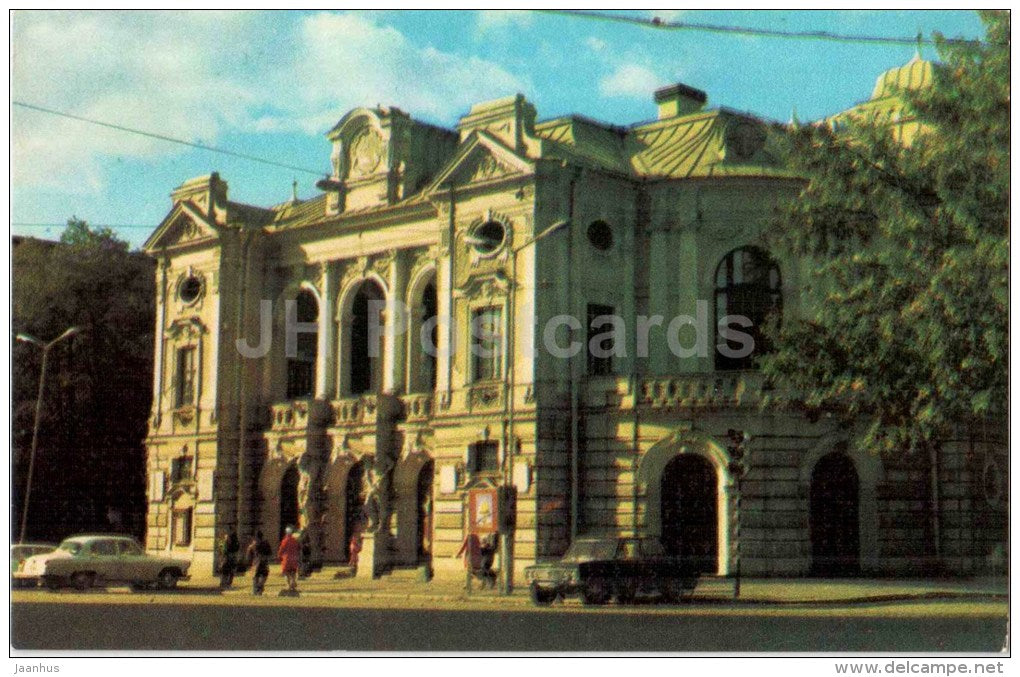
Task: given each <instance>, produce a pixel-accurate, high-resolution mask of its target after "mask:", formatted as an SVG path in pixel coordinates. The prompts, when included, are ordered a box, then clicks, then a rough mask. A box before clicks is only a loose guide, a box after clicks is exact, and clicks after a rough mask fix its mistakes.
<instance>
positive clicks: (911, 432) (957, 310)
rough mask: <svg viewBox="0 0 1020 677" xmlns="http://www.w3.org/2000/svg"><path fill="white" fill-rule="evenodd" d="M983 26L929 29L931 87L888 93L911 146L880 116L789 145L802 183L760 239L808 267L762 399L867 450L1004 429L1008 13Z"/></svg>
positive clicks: (775, 336)
mask: <svg viewBox="0 0 1020 677" xmlns="http://www.w3.org/2000/svg"><path fill="white" fill-rule="evenodd" d="M982 19H983V21H984V22H985V24H986V28H987V35H986V38H985V39H984V40H983V41H981V42H972V43H961V42H947V41H946V40H945V39H944V38H943V37H942V36H941V35H936V44H937V49H938V53H939V56H940V63H937V64H935V66H934V82H933V84H932V86H931V87H930V88H925V89H922V90H918V91H902V92H901V96H902V98H903V99H904V101H905V106H906V108H905V113H906V114H907V115H908V116H913V117H916V120H917V121H918V122H919V123H920V130H921V131H920V133H919V134H918V135H917V136H916V137H915V138H914V139H913V140H912V141H911V142H909V143H904V142H903V141H902V140H898V139H897V138H896V135H894V134H893V133H891V132H892V131H893V130H894V129H895V128H896V127H895V124H894V121H890V120H888V119H879V118H870V119H863V118H858V119H853V118H849V119H847V120H845V121H843V122H842V123H841V124H837V125H825V124H821V125H813V126H806V127H801V128H795V129H793V130H792V131H791V134H790V136H789V144H790V147H789V149H788V150H789V161H790V165H791V166H792V167H793V168H794V169H796V170H798V171H799V172H801V173H803V175H804V176H805V177H806V178H807V184H806V186H805V188H804V190H803V192H802V193H801V195H800V196H799V198H798V199H797V200H796V201H794V202H793V203H792V204H790V205H789V206H788V208H787V209H786V210H785V212H784V214H783V216H782V218H781V219H780V222H779V223H778V224H777V227H776V228H775V229H774V232H772V233H771V238H770V239H771V240H772V246H773V247H774V248H775V249H776V250H777V251H787V252H790V253H791V254H792V255H793V256H794V258H799V259H800V260H802V261H806V262H810V263H808V264H807V265H805V266H804V269H805V270H806V271H807V270H810V273H809V276H810V279H807V280H804V283H805V292H806V298H805V303H804V304H803V307H802V310H801V312H800V313H799V316H798V317H788V318H785V319H784V321H783V325H782V326H781V327H776V326H773V327H772V329H771V331H770V335H771V341H772V345H773V346H774V350H773V352H772V353H771V354H769V355H767V356H764V357H763V358H762V359H761V367H762V369H763V371H764V373H765V374H766V375H767V377H768V378H769V379H770V380H771V381H772V382H773V383H774V384H776V385H777V386H778V387H777V388H776V391H775V392H776V393H777V396H776V398H777V399H779V400H781V401H784V402H785V403H786V404H788V405H792V406H796V407H800V408H803V409H805V410H806V411H807V412H809V413H810V414H815V415H818V414H823V413H828V414H831V415H833V416H837V417H839V418H840V419H841V420H843V421H844V422H846V423H848V424H849V423H856V424H858V425H861V424H863V429H864V431H865V432H864V434H863V435H862V436H861V438H860V439H859V443H860V444H861V445H862V447H864V448H868V449H871V450H873V451H875V450H878V451H886V452H890V451H901V452H902V451H912V450H918V449H926V448H927V449H930V448H931V447H932V446H937V445H938V444H939V441H940V440H945V439H947V436H948V435H949V434H950V432H951V431H952V430H953V428H954V427H956V426H959V425H967V424H968V423H972V422H976V421H987V420H989V419H992V418H996V417H998V419H999V420H1002V421H1003V422H1004V421H1005V418H1004V412H1005V411H1006V399H1007V360H1008V352H1007V351H1008V320H1009V152H1010V144H1009V139H1010V107H1009V67H1010V63H1009V15H1008V13H1005V12H994V13H983V14H982Z"/></svg>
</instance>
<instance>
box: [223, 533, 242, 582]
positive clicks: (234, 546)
mask: <svg viewBox="0 0 1020 677" xmlns="http://www.w3.org/2000/svg"><path fill="white" fill-rule="evenodd" d="M240 549H241V544H240V543H239V542H238V540H237V532H236V531H231V532H230V534H229V535H228V536H227V537H226V538H225V539H224V540H223V549H222V551H221V553H220V554H221V556H222V559H221V560H220V561H221V564H220V587H221V588H229V587H230V586H232V585H233V584H234V573H235V572H236V571H237V553H238V551H240Z"/></svg>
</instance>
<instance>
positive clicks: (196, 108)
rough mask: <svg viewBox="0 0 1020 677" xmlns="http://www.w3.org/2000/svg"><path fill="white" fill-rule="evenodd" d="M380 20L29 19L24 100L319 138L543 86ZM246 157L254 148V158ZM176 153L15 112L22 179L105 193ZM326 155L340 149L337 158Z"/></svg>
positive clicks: (191, 129)
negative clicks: (128, 167)
mask: <svg viewBox="0 0 1020 677" xmlns="http://www.w3.org/2000/svg"><path fill="white" fill-rule="evenodd" d="M384 20H385V17H384V16H382V15H372V14H368V15H365V14H331V13H319V14H313V15H297V14H293V13H288V12H283V13H265V12H253V13H240V12H224V13H210V12H197V13H191V12H164V13H156V12H17V13H15V15H14V21H13V27H12V55H13V57H12V69H11V74H12V82H11V88H12V98H13V99H15V100H23V101H26V102H28V103H33V104H37V105H40V106H45V107H47V108H53V109H56V110H60V111H65V112H68V113H72V114H75V115H80V116H84V117H89V118H95V119H99V120H105V121H110V122H114V123H117V124H120V125H124V126H127V127H133V128H137V129H142V130H147V131H152V132H156V133H159V134H165V135H167V136H173V137H177V138H181V139H184V140H188V141H193V142H202V143H206V144H215V143H216V140H217V138H218V137H220V136H222V135H223V134H224V133H226V132H231V133H237V132H251V133H280V132H301V133H308V134H314V135H320V134H322V133H323V132H325V131H326V130H327V129H329V127H330V126H331V125H332V124H334V123H335V122H336V121H337V120H338V119H339V118H340V116H342V115H343V114H344V113H345V112H346V111H347V110H349V109H351V108H354V107H356V106H366V105H367V106H374V105H375V104H377V103H381V104H391V105H396V106H399V107H401V108H403V109H404V110H405V111H407V112H408V113H410V114H411V115H412V116H415V117H426V118H431V119H436V120H439V121H442V122H447V123H449V122H453V121H454V120H455V119H456V117H457V116H458V115H460V114H462V113H466V112H467V109H468V106H469V105H470V104H471V103H473V102H475V101H479V100H484V99H489V98H496V97H499V96H505V95H508V94H513V93H515V92H518V91H524V92H528V91H529V89H530V87H529V86H528V84H527V83H526V82H524V81H522V80H521V79H519V78H517V77H515V76H514V75H512V74H511V73H509V72H508V71H506V70H505V69H504V68H502V67H501V66H499V65H498V64H496V63H494V62H492V61H489V60H486V59H483V58H480V57H476V56H467V57H465V56H460V55H457V54H453V53H451V52H447V51H443V50H441V49H438V48H436V47H431V46H420V45H417V44H414V43H412V42H411V41H410V40H409V39H408V38H407V37H406V36H405V35H404V34H402V33H401V32H400V31H398V30H397V29H395V28H393V27H390V26H386V25H384V24H383V23H382V21H384ZM241 150H245V149H241ZM173 152H175V150H174V146H170V145H168V144H166V143H165V142H160V141H156V140H154V139H149V138H145V137H142V136H137V135H131V134H125V133H122V132H114V131H112V130H104V129H102V128H99V127H95V126H91V125H87V124H83V123H80V122H74V121H71V120H68V119H64V118H59V117H55V116H52V115H46V114H44V113H38V112H32V111H27V110H24V109H20V108H14V110H13V113H12V164H13V172H12V183H13V184H15V185H18V186H32V185H34V186H44V185H49V186H60V187H62V188H63V189H65V190H66V189H69V188H71V189H76V190H78V191H81V192H98V191H99V190H101V189H102V188H103V183H104V176H105V172H104V170H103V169H104V166H105V163H107V162H109V161H111V160H114V159H116V158H121V157H123V158H147V157H158V156H163V155H167V154H169V153H173ZM324 152H328V151H325V150H324Z"/></svg>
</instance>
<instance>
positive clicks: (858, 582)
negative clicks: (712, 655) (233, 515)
mask: <svg viewBox="0 0 1020 677" xmlns="http://www.w3.org/2000/svg"><path fill="white" fill-rule="evenodd" d="M346 573H347V572H346V571H345V570H344V569H335V568H326V569H323V570H322V571H319V572H316V573H314V574H312V575H311V576H309V577H308V578H305V579H301V580H299V582H298V590H299V592H300V595H301V596H302V597H304V596H316V597H318V596H338V597H348V598H353V599H366V600H387V599H390V600H399V601H416V602H421V603H429V602H436V603H439V602H459V603H464V602H468V603H470V602H473V601H474V602H484V603H488V604H491V603H493V602H494V601H496V600H498V601H499V602H500V603H505V604H508V605H516V604H524V605H529V604H531V600H530V598H529V597H528V589H527V586H526V585H525V584H524V582H523V581H516V584H517V587H516V588H515V589H514V592H513V594H511V595H509V596H503V595H500V594H499V593H498V592H497V591H493V590H488V589H487V590H480V589H479V587H478V583H477V582H476V583H475V585H474V586H473V590H472V592H471V593H470V594H469V593H467V592H466V591H465V590H464V580H463V578H436V579H433V580H432V581H429V582H427V583H426V582H422V581H420V580H419V579H418V578H417V577H416V576H413V575H410V572H399V573H397V574H396V575H393V576H383V577H381V578H378V579H375V580H372V579H368V578H350V577H348V576H346ZM338 575H339V576H342V577H340V578H338V577H337V576H338ZM181 587H182V588H183V589H185V590H187V589H188V588H191V589H195V591H196V592H198V589H210V588H212V589H216V590H217V591H218V587H219V579H218V578H215V577H213V576H194V577H193V578H192V579H191V580H190V581H187V582H186V583H181ZM284 587H285V586H284V580H283V576H281V575H280V573H279V568H278V567H274V568H273V570H272V573H271V575H270V577H269V581H268V583H267V585H266V591H265V594H266V595H267V596H273V597H275V596H277V595H278V594H279V593H280V591H281V590H283V588H284ZM733 590H734V581H733V579H732V578H706V579H703V580H702V581H701V582H700V583H699V584H698V587H697V589H696V590H695V592H694V596H693V598H692V599H691V601H690V603H691V604H695V605H697V604H705V605H711V604H728V605H733V604H737V605H770V604H776V605H806V606H809V605H829V606H831V605H834V604H867V603H878V602H895V601H910V600H931V599H981V600H997V599H998V600H1006V599H1008V594H1009V584H1008V580H1007V579H1006V578H1002V577H997V578H975V579H966V580H917V579H895V578H892V579H864V578H855V579H811V578H771V579H769V578H751V579H746V578H745V579H742V580H741V583H740V597H739V598H737V599H734V597H733ZM223 594H224V595H227V596H233V595H244V596H248V595H250V594H251V578H250V577H249V576H247V575H245V576H238V577H236V578H235V579H234V585H233V587H232V588H230V589H229V590H226V591H224V592H223Z"/></svg>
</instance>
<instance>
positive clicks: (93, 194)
mask: <svg viewBox="0 0 1020 677" xmlns="http://www.w3.org/2000/svg"><path fill="white" fill-rule="evenodd" d="M632 14H634V15H636V16H646V17H647V16H650V15H655V16H659V17H661V18H663V19H665V20H669V21H685V22H699V23H719V24H727V25H740V26H748V27H762V28H771V29H785V30H791V31H805V30H821V31H830V32H839V33H848V34H859V35H885V36H897V37H899V36H913V35H916V34H917V33H918V32H919V31H920V32H922V33H924V34H925V35H926V36H927V35H930V34H931V32H932V31H940V32H942V33H944V34H946V35H948V36H951V37H967V38H977V37H981V36H982V35H983V30H982V26H981V22H980V20H979V19H978V17H977V15H976V14H975V13H973V12H970V11H946V12H943V11H937V12H936V11H890V12H884V11H878V10H866V11H739V12H732V11H722V10H715V11H677V10H650V11H647V12H633V13H632ZM914 50H915V48H914V47H913V46H886V45H883V46H876V45H869V44H859V43H841V42H829V41H820V40H790V39H777V38H768V37H748V36H731V35H720V34H717V33H705V32H695V31H666V30H657V29H652V28H644V27H640V26H634V25H628V24H621V23H615V22H607V21H597V20H591V19H584V18H577V17H566V16H559V15H550V14H545V13H534V12H530V11H511V12H489V11H481V12H468V11H385V12H358V13H340V12H328V11H308V12H259V11H256V12H232V11H231V12H179V11H175V12H166V13H156V12H98V13H96V12H68V13H65V12H16V13H15V14H14V18H13V25H12V55H13V60H12V72H11V96H12V99H13V100H15V101H23V102H26V103H30V104H34V105H39V106H43V107H47V108H52V109H56V110H60V111H65V112H68V113H72V114H75V115H81V116H84V117H89V118H95V119H100V120H104V121H107V122H111V123H114V124H120V125H123V126H127V127H132V128H136V129H142V130H146V131H150V132H155V133H158V134H164V135H167V136H172V137H176V138H181V139H185V140H188V141H192V142H196V143H202V144H207V145H212V146H216V147H219V148H225V149H230V150H233V151H236V152H241V153H247V154H250V155H256V156H259V157H265V158H267V159H271V160H274V161H277V162H281V163H285V164H289V165H294V166H299V167H304V168H308V169H309V170H313V171H321V172H322V173H323V174H325V173H326V172H327V171H328V168H329V153H330V148H329V144H328V142H327V141H326V139H325V137H324V134H325V132H326V131H327V130H328V129H329V128H330V127H331V126H332V125H333V124H334V123H335V122H336V121H337V120H339V119H340V118H341V117H342V116H343V114H344V113H345V112H346V111H347V110H349V109H351V108H354V107H356V106H361V105H369V106H371V105H375V104H377V103H381V104H384V105H395V106H399V107H400V108H402V109H403V110H405V111H406V112H408V113H409V114H410V115H411V116H412V117H415V118H418V119H423V120H426V121H429V122H433V123H438V124H442V125H446V126H452V125H454V124H455V123H456V121H457V119H458V118H459V117H460V116H461V115H463V114H465V113H466V112H467V110H468V108H469V107H470V105H471V104H472V103H473V102H476V101H482V100H485V99H491V98H497V97H500V96H505V95H508V94H512V93H515V92H522V93H523V94H525V95H526V96H527V97H528V98H529V99H530V100H531V101H532V102H533V103H534V104H535V106H536V107H537V109H538V116H539V119H547V118H551V117H556V116H559V115H563V114H567V113H578V114H582V115H586V116H589V117H593V118H596V119H599V120H603V121H606V122H610V123H613V124H619V125H630V124H633V123H636V122H640V121H643V120H648V119H651V118H654V116H655V106H654V104H653V102H652V91H653V90H654V89H655V88H656V87H660V86H663V85H666V84H671V83H673V82H684V83H686V84H689V85H692V86H695V87H698V88H701V89H704V90H705V91H706V92H707V93H708V98H709V106H727V107H730V108H736V109H739V110H746V111H751V112H753V113H755V114H758V115H760V116H763V117H766V118H770V119H775V120H783V121H785V120H788V119H789V118H790V116H791V112H792V111H793V110H796V111H797V116H798V118H800V119H801V120H812V119H817V118H819V117H822V116H825V115H828V114H831V113H834V112H836V111H839V110H843V109H845V108H847V107H849V106H850V105H852V104H854V103H856V102H858V101H861V100H863V99H866V98H867V97H868V96H869V94H870V93H871V89H872V87H873V86H874V82H875V78H876V77H877V76H878V75H879V73H881V72H882V71H884V70H886V69H888V68H891V67H894V66H897V65H900V64H903V63H905V62H906V61H908V60H909V59H910V58H911V57H912V56H913V53H914ZM923 55H924V56H925V57H927V58H934V56H935V54H934V50H933V49H932V48H925V49H924V51H923ZM11 135H12V139H11V141H12V143H11V149H12V151H11V152H12V157H11V221H12V224H17V223H41V224H62V223H64V222H65V221H66V220H67V219H68V218H69V217H71V216H72V215H74V216H78V217H80V218H84V219H86V220H87V221H89V222H90V223H92V224H95V225H113V226H115V229H116V230H118V232H119V233H120V234H121V236H122V237H123V238H124V239H126V240H128V241H129V242H131V243H132V245H136V246H137V245H140V244H141V243H142V242H143V241H144V240H145V238H146V237H147V236H148V235H149V233H150V232H151V230H152V228H153V227H154V226H155V225H156V224H157V223H158V222H159V221H160V220H161V219H162V218H163V216H164V215H165V214H166V212H167V211H168V209H169V206H170V200H169V193H170V191H171V190H172V189H173V188H174V187H176V186H178V185H180V184H181V182H183V181H184V180H185V179H188V178H190V177H193V176H198V175H201V174H207V173H209V172H211V171H219V172H220V174H221V176H223V178H224V179H226V180H227V182H228V183H229V185H230V197H231V199H234V200H238V201H241V202H248V203H252V204H257V205H272V204H276V203H279V202H283V201H284V200H286V199H288V198H289V197H290V194H291V182H292V181H293V180H295V179H296V180H297V181H298V194H299V196H300V197H301V198H310V197H314V196H315V195H317V194H318V191H317V190H316V188H315V186H314V183H315V180H316V179H315V176H313V175H311V174H305V173H300V172H294V171H292V170H287V169H279V168H274V167H271V166H266V165H260V164H256V163H253V162H250V161H245V160H241V159H237V158H232V157H228V156H224V155H219V154H213V153H210V152H208V151H201V150H196V149H189V148H186V147H184V146H179V145H174V144H169V143H166V142H164V141H158V140H154V139H149V138H145V137H141V136H136V135H131V134H125V133H123V132H116V131H113V130H107V129H103V128H100V127H96V126H93V125H89V124H85V123H82V122H78V121H74V120H69V119H64V118H59V117H54V116H52V115H47V114H44V113H41V112H36V111H30V110H26V109H23V108H20V107H12V111H11ZM120 225H123V226H125V227H121V228H117V227H116V226H120ZM127 226H132V227H127ZM61 231H62V228H61V227H59V226H51V227H35V226H18V225H12V232H14V233H16V234H24V235H34V236H37V237H46V238H56V237H57V236H59V234H60V232H61Z"/></svg>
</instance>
